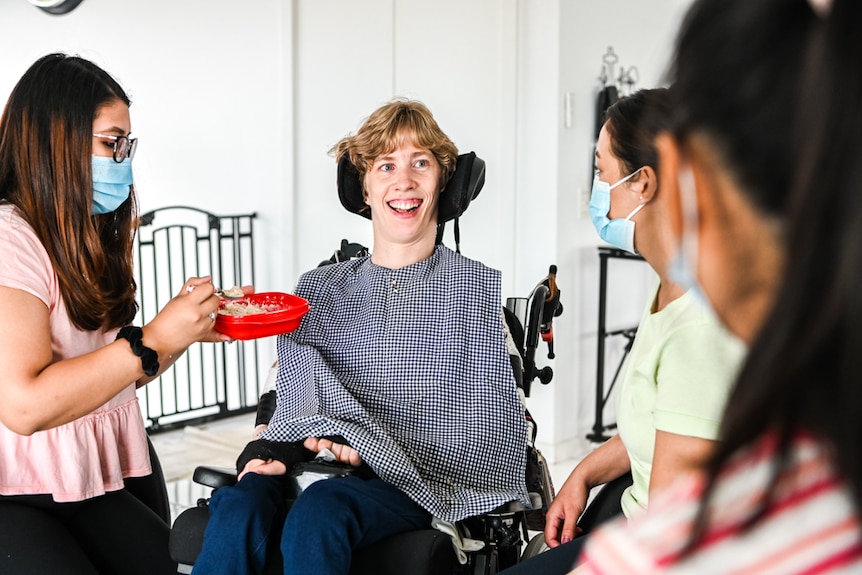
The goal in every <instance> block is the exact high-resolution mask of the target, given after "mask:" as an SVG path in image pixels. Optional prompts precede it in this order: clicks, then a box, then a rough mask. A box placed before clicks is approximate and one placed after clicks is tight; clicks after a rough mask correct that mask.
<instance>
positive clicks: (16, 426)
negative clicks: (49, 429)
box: [0, 407, 42, 436]
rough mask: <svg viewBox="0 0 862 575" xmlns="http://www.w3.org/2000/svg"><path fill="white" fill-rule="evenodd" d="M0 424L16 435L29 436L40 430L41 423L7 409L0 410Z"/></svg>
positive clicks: (25, 414)
mask: <svg viewBox="0 0 862 575" xmlns="http://www.w3.org/2000/svg"><path fill="white" fill-rule="evenodd" d="M0 423H2V424H3V425H4V426H5V427H6V429H8V430H9V431H11V432H13V433H17V434H18V435H24V436H30V435H33V434H34V433H36V432H37V431H41V430H42V425H41V422H39V421H37V419H36V418H35V417H32V416H30V415H28V414H27V413H22V412H21V411H18V410H15V409H10V408H9V407H4V408H0Z"/></svg>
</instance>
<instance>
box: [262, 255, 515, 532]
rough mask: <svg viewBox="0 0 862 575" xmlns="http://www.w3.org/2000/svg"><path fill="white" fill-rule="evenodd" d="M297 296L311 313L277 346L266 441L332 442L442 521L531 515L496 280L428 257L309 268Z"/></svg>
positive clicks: (486, 271) (466, 264) (458, 260)
mask: <svg viewBox="0 0 862 575" xmlns="http://www.w3.org/2000/svg"><path fill="white" fill-rule="evenodd" d="M296 293H297V295H300V296H302V297H304V298H306V299H308V300H309V302H310V303H311V310H310V311H309V312H308V314H307V315H306V316H305V318H304V319H303V321H302V324H301V325H300V327H299V329H297V330H296V331H295V332H293V333H290V334H287V335H283V336H280V337H279V339H278V361H279V371H278V376H277V379H276V391H277V397H278V400H277V408H276V412H275V415H274V416H273V418H272V420H271V421H270V424H269V428H268V429H267V430H266V432H265V433H264V434H263V436H262V437H263V438H264V439H270V440H276V441H297V440H301V439H304V438H306V437H311V436H314V437H317V436H323V435H342V436H344V437H345V438H346V439H347V440H348V441H349V442H350V445H352V446H353V447H354V448H355V449H356V450H357V451H358V452H359V454H360V455H361V456H362V458H363V460H364V461H365V462H366V463H368V464H369V465H370V466H371V468H372V469H374V471H375V472H376V473H377V474H378V475H379V476H380V477H381V478H382V479H383V480H385V481H388V482H390V483H392V484H394V485H395V486H397V487H398V488H400V489H401V490H403V491H404V492H405V493H407V494H408V495H409V496H410V497H411V498H413V499H414V500H415V501H416V502H417V503H418V504H419V505H421V506H422V507H423V508H425V509H427V510H428V511H429V512H430V513H431V514H432V515H434V516H437V517H440V518H441V519H444V520H447V521H457V520H460V519H463V518H465V517H469V516H473V515H479V514H481V513H484V512H486V511H489V510H491V509H493V508H495V507H497V506H499V505H501V504H503V503H505V502H508V501H513V500H518V501H521V502H523V503H525V504H529V503H528V501H529V500H528V498H527V494H526V487H525V484H524V475H525V466H526V445H527V428H526V422H525V418H524V410H523V407H522V404H521V400H520V397H519V394H518V391H517V387H516V384H515V380H514V377H513V374H512V367H511V364H510V362H509V355H508V351H507V348H506V341H505V335H504V330H503V327H502V319H501V317H502V314H501V293H500V274H499V272H497V271H496V270H492V269H490V268H487V267H485V266H484V265H482V264H480V263H478V262H474V261H472V260H469V259H467V258H465V257H463V256H461V255H459V254H456V253H455V252H453V251H451V250H450V249H448V248H445V247H443V246H438V247H437V248H436V250H435V252H434V253H433V255H432V256H431V257H430V258H428V259H426V260H424V261H421V262H419V263H416V264H413V265H411V266H407V267H405V268H401V269H396V270H392V269H388V268H384V267H380V266H378V265H375V264H373V263H372V262H371V260H370V258H364V259H360V260H351V261H347V262H342V263H340V264H334V265H329V266H324V267H321V268H317V269H315V270H312V271H310V272H308V273H306V274H304V275H303V276H302V277H301V278H300V281H299V284H298V286H297V289H296Z"/></svg>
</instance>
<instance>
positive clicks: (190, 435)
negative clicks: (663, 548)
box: [151, 413, 576, 517]
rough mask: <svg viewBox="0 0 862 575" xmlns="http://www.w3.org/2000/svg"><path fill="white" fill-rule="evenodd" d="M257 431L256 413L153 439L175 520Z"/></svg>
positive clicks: (556, 476) (555, 469)
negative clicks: (198, 471)
mask: <svg viewBox="0 0 862 575" xmlns="http://www.w3.org/2000/svg"><path fill="white" fill-rule="evenodd" d="M253 428H254V413H248V414H244V415H238V416H235V417H231V418H227V419H223V420H220V421H215V422H210V423H206V424H202V425H198V426H189V427H185V428H184V429H179V430H174V431H168V432H164V433H157V434H154V435H152V437H151V439H152V442H153V445H154V446H155V449H156V452H157V453H158V454H159V460H160V461H161V464H162V468H163V470H164V473H165V480H166V481H167V484H168V496H169V498H170V501H171V511H172V514H173V517H176V516H177V515H178V514H179V513H181V512H182V511H183V510H184V509H186V508H188V507H192V506H194V505H195V502H196V501H197V500H198V498H201V497H208V496H209V488H208V487H204V486H201V485H198V484H196V483H194V482H193V481H192V479H191V478H192V474H193V473H194V469H195V467H196V466H198V465H215V466H220V467H229V468H233V467H234V466H235V462H236V458H237V455H239V453H240V451H241V450H242V448H243V447H245V444H246V443H248V442H249V441H251V439H252V436H251V432H252V429H253ZM575 463H576V461H564V462H560V463H557V464H553V465H551V477H552V479H553V481H554V486H555V487H557V488H559V487H560V486H561V485H562V484H563V481H565V479H566V477H568V475H569V472H570V471H571V470H572V468H573V467H574V466H575Z"/></svg>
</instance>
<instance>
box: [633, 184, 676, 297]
mask: <svg viewBox="0 0 862 575" xmlns="http://www.w3.org/2000/svg"><path fill="white" fill-rule="evenodd" d="M666 214H667V212H666V210H665V207H664V204H663V203H662V201H661V197H658V196H657V197H656V198H655V199H654V200H653V201H651V202H650V203H648V204H647V205H645V206H644V208H643V209H642V210H641V211H640V216H639V219H638V221H637V222H636V223H635V247H636V248H637V250H638V253H639V254H640V255H641V256H643V258H644V259H645V260H646V262H647V263H648V264H649V265H650V267H651V268H652V269H653V271H655V272H656V274H658V277H659V281H660V283H659V288H658V293H657V294H656V299H655V302H653V309H652V311H653V313H655V312H659V311H661V310H663V309H664V308H665V307H667V305H668V304H669V303H671V302H672V301H674V300H675V299H677V298H679V297H680V296H682V295H683V294H684V293H685V289H683V288H682V286H680V285H678V284H675V283H673V282H671V281H670V280H669V279H668V276H667V265H668V263H669V262H670V260H671V258H672V257H673V256H674V255H675V254H676V250H677V246H676V243H675V240H674V238H673V237H672V235H671V233H670V228H671V226H670V223H669V220H668V218H667V217H666Z"/></svg>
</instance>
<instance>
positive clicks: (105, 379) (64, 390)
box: [0, 340, 144, 435]
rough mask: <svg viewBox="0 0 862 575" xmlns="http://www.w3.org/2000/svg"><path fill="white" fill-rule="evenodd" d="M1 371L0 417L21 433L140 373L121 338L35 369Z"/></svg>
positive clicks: (98, 401) (79, 408) (89, 405)
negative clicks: (2, 373)
mask: <svg viewBox="0 0 862 575" xmlns="http://www.w3.org/2000/svg"><path fill="white" fill-rule="evenodd" d="M0 367H2V365H0ZM4 373H6V374H7V376H6V377H4V383H3V386H2V389H3V402H2V407H0V420H2V421H3V423H4V425H6V426H7V427H8V428H9V429H11V430H12V431H15V432H16V433H19V434H22V435H31V434H33V433H35V432H37V431H42V430H45V429H50V428H53V427H57V426H59V425H63V424H65V423H68V422H70V421H74V420H76V419H78V418H80V417H82V416H84V415H86V414H88V413H90V412H92V411H93V410H95V409H97V408H98V407H100V406H102V405H104V404H105V403H107V402H108V401H109V400H111V399H112V398H113V397H114V396H116V395H117V394H118V393H120V391H122V390H123V389H124V388H126V387H127V386H129V385H130V384H132V382H135V381H137V380H139V379H141V378H142V377H144V371H143V368H142V366H141V359H140V358H139V357H137V356H135V355H134V354H133V353H132V352H131V349H130V347H129V343H128V342H127V341H125V340H121V341H117V342H113V343H111V344H109V345H107V346H105V347H103V348H101V349H99V350H96V351H94V352H91V353H88V354H84V355H81V356H78V357H75V358H71V359H66V360H62V361H59V362H56V363H51V364H50V365H47V367H45V368H44V369H42V370H41V371H39V372H35V373H33V372H31V373H26V372H21V371H16V370H15V369H10V370H4Z"/></svg>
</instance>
